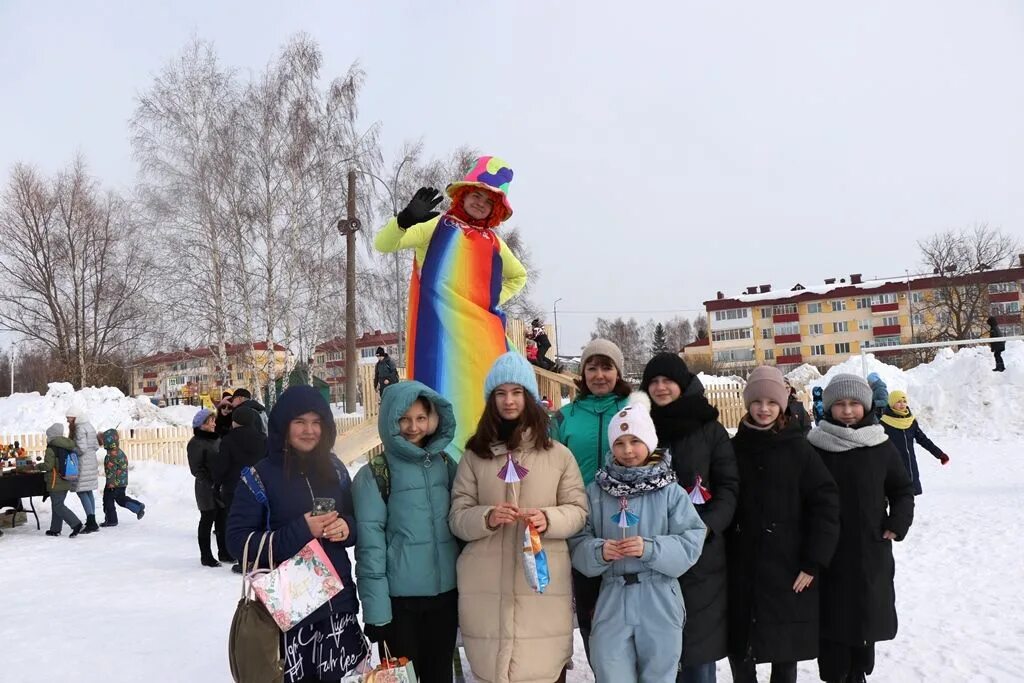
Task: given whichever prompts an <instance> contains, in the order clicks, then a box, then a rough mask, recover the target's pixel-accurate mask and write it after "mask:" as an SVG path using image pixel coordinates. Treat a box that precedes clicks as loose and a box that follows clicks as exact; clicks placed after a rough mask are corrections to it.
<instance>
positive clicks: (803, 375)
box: [786, 363, 821, 393]
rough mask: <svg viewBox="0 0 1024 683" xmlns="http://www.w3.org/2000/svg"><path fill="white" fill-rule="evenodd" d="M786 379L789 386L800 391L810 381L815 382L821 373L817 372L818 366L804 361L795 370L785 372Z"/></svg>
mask: <svg viewBox="0 0 1024 683" xmlns="http://www.w3.org/2000/svg"><path fill="white" fill-rule="evenodd" d="M786 379H787V380H788V381H789V385H790V386H791V387H793V388H794V389H796V390H797V391H802V390H804V389H806V388H807V386H808V385H809V384H811V383H812V382H816V381H818V380H819V379H821V373H820V372H818V368H816V367H814V366H813V365H811V364H809V363H804V364H803V365H801V366H800V367H798V368H796V369H795V370H791V371H789V372H787V373H786ZM808 393H810V392H808Z"/></svg>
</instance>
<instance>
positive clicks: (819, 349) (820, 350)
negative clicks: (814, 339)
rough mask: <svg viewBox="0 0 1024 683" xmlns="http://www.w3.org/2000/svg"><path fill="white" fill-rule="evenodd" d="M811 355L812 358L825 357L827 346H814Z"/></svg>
mask: <svg viewBox="0 0 1024 683" xmlns="http://www.w3.org/2000/svg"><path fill="white" fill-rule="evenodd" d="M811 355H812V356H824V355H825V345H824V344H815V345H814V346H812V347H811Z"/></svg>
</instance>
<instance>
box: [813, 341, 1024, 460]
mask: <svg viewBox="0 0 1024 683" xmlns="http://www.w3.org/2000/svg"><path fill="white" fill-rule="evenodd" d="M1003 360H1004V361H1005V362H1006V372H992V368H993V367H995V362H994V360H993V358H992V352H991V351H990V350H989V349H988V347H987V346H974V347H969V348H963V349H961V350H959V351H953V349H951V348H943V349H940V350H939V351H938V353H936V355H935V360H933V361H932V362H931V363H927V364H924V365H919V366H917V367H916V368H912V369H910V370H906V371H904V370H900V369H899V368H896V367H893V366H892V365H886V364H885V363H883V362H882V361H880V360H878V359H877V358H875V357H874V356H873V355H871V354H868V357H867V371H868V373H872V372H877V373H878V374H879V376H881V378H882V379H883V380H884V381H885V383H886V384H887V385H888V387H889V391H892V390H893V389H901V390H903V391H906V392H907V396H908V397H909V399H910V407H911V410H913V412H914V414H915V415H917V417H918V418H919V419H920V421H921V426H922V427H924V429H925V431H928V432H933V431H934V432H943V433H947V434H954V433H955V434H961V435H965V436H970V437H980V438H985V439H991V440H1001V439H1019V438H1020V437H1021V436H1024V420H1022V419H1021V413H1022V411H1024V342H1020V341H1011V342H1007V344H1006V352H1005V353H1004V354H1003ZM863 372H864V370H863V361H862V359H861V357H860V356H853V357H851V358H850V359H849V360H847V361H846V362H844V363H841V364H840V365H837V366H835V367H833V368H831V369H829V371H828V372H827V373H825V376H824V377H822V378H821V379H819V380H817V381H814V382H811V385H810V386H811V387H815V386H822V387H824V386H827V385H828V383H829V381H830V380H831V379H832V378H833V377H834V376H836V375H838V374H840V373H851V374H855V375H860V376H863Z"/></svg>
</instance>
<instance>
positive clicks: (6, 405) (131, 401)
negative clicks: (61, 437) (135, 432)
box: [0, 382, 199, 434]
mask: <svg viewBox="0 0 1024 683" xmlns="http://www.w3.org/2000/svg"><path fill="white" fill-rule="evenodd" d="M49 386H50V388H49V390H48V391H47V392H46V394H45V395H40V394H39V393H38V392H32V393H29V394H14V395H13V396H9V397H6V398H0V432H4V433H13V434H28V433H34V432H45V431H46V428H47V427H49V426H50V425H52V424H53V423H55V422H60V423H63V422H65V421H66V420H65V417H66V416H67V412H68V410H69V409H70V408H72V407H74V408H77V409H79V410H81V411H82V413H83V414H84V415H85V418H86V419H87V420H88V421H89V422H91V423H92V425H93V426H94V427H95V428H96V430H97V431H102V430H104V429H110V428H111V427H114V428H125V427H169V426H174V425H186V426H187V425H191V424H192V416H193V415H195V413H196V411H197V410H199V409H198V408H197V407H195V406H172V407H170V408H157V407H156V406H154V405H153V404H152V403H150V401H149V399H147V398H144V397H130V396H125V395H124V394H123V393H121V390H120V389H117V388H114V387H86V388H85V389H81V390H80V391H75V389H74V387H72V386H71V385H70V384H67V383H66V382H52V383H50V385H49Z"/></svg>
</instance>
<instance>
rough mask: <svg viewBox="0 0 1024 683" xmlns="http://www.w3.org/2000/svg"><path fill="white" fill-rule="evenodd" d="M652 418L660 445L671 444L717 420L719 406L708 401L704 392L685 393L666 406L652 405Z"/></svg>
mask: <svg viewBox="0 0 1024 683" xmlns="http://www.w3.org/2000/svg"><path fill="white" fill-rule="evenodd" d="M651 419H652V420H654V428H655V430H657V432H658V445H660V446H671V445H672V442H674V441H676V440H677V439H681V438H683V437H685V436H687V435H689V434H692V433H694V432H696V431H697V430H698V429H700V428H701V427H703V426H704V425H706V424H707V423H708V422H714V421H715V420H717V419H718V408H715V407H714V406H713V405H711V404H710V403H708V400H707V398H705V397H704V394H699V393H698V394H690V395H686V394H684V395H682V396H680V397H679V398H677V399H676V400H674V401H672V403H669V404H668V405H666V406H659V405H654V406H651Z"/></svg>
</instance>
